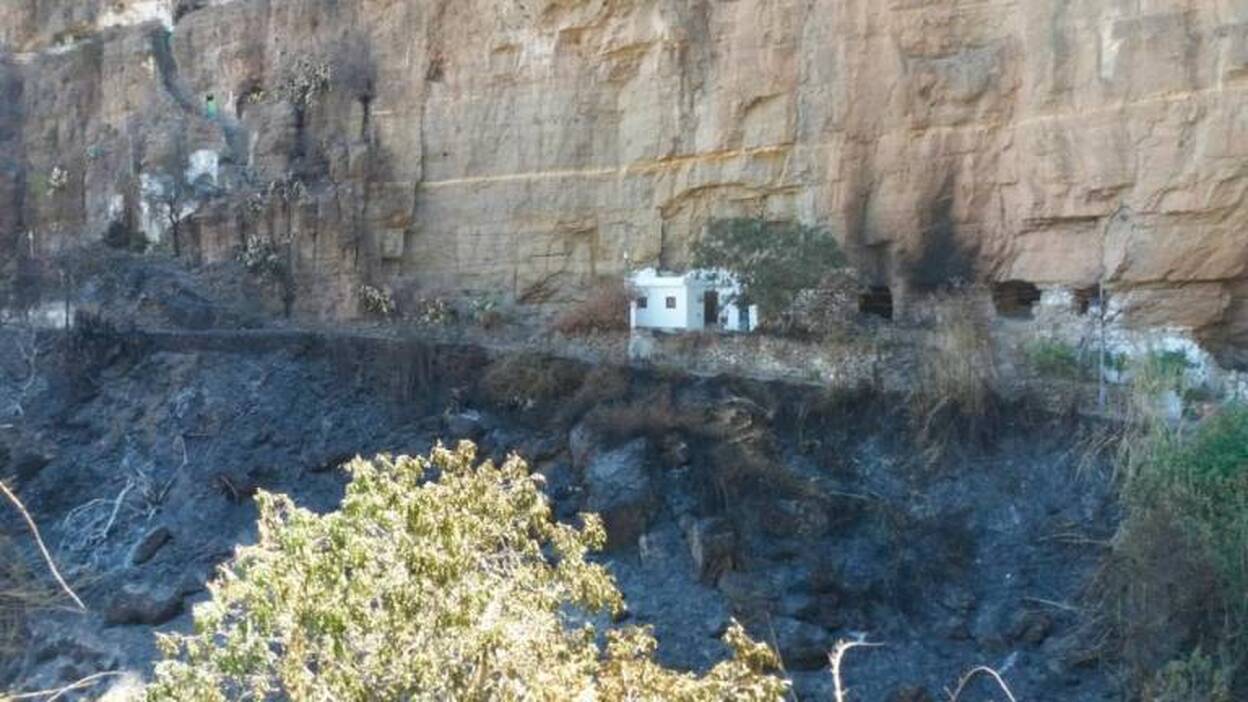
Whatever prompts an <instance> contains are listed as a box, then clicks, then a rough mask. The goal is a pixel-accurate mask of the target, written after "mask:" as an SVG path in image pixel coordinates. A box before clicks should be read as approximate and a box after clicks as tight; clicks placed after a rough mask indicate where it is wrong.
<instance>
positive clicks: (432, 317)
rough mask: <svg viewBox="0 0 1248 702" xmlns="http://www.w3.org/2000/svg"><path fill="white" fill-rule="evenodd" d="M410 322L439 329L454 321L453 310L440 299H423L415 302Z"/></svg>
mask: <svg viewBox="0 0 1248 702" xmlns="http://www.w3.org/2000/svg"><path fill="white" fill-rule="evenodd" d="M411 317H412V320H413V321H415V322H416V323H417V324H420V325H422V326H427V327H440V326H443V325H446V324H450V323H451V322H452V321H454V319H455V310H454V308H452V307H451V305H450V303H448V302H447V301H446V300H445V299H443V298H441V297H424V298H420V299H418V300H416V302H415V304H414V305H413V311H412V314H411Z"/></svg>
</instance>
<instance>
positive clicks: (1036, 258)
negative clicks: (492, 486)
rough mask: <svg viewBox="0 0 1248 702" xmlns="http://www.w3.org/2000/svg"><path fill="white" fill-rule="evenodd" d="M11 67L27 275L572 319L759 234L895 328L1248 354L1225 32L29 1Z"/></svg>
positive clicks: (1238, 138)
mask: <svg viewBox="0 0 1248 702" xmlns="http://www.w3.org/2000/svg"><path fill="white" fill-rule="evenodd" d="M0 42H2V43H3V45H4V46H5V47H7V54H5V58H4V59H3V60H0V94H2V95H4V96H6V97H7V98H9V99H6V100H4V101H0V145H3V146H4V148H2V149H0V202H4V203H15V204H14V205H12V206H5V207H0V234H3V236H2V237H0V242H5V244H4V245H5V249H6V251H5V253H6V254H10V255H13V254H12V252H13V243H12V242H14V241H15V240H16V239H15V237H16V236H17V232H21V233H23V234H30V235H31V241H33V245H32V247H31V248H32V250H33V251H35V252H37V253H38V252H43V253H50V252H53V251H56V250H58V249H59V248H61V247H62V246H63V245H65V244H66V243H76V242H79V241H84V240H91V239H99V238H101V237H103V236H104V234H105V232H106V231H107V230H108V229H109V227H110V226H125V227H128V228H131V229H134V230H140V231H142V232H143V234H144V236H146V237H147V238H148V239H151V240H154V241H156V240H158V241H162V242H164V245H166V246H167V245H170V242H169V239H170V236H171V231H170V230H172V229H176V230H177V231H176V232H173V233H176V234H177V237H176V239H179V240H180V241H179V242H178V245H179V246H180V247H182V246H184V247H185V249H186V253H185V255H188V256H192V257H194V258H196V259H202V260H215V259H220V258H225V257H228V256H230V255H232V251H233V250H234V248H235V247H237V246H238V245H240V244H241V243H242V242H243V241H245V240H246V239H247V238H248V237H261V238H267V239H271V240H273V241H275V242H278V244H279V245H280V246H282V247H288V248H289V250H288V251H287V255H288V257H289V260H290V266H291V267H292V268H293V269H294V272H295V276H296V278H297V279H298V280H299V281H300V285H299V286H298V287H299V290H300V293H299V295H298V299H297V300H295V302H294V305H295V307H296V309H298V310H301V311H304V312H307V313H319V314H324V315H330V316H342V315H351V314H355V313H356V312H357V302H356V300H355V295H356V290H357V287H358V283H359V282H360V281H368V282H370V283H373V284H377V285H381V286H386V287H390V288H392V289H394V290H397V291H400V292H403V291H409V290H413V291H417V293H419V292H420V291H425V292H428V291H448V290H449V291H464V290H487V289H488V290H501V291H503V292H505V293H507V294H509V295H511V296H514V297H516V298H517V299H522V300H526V301H537V300H543V299H547V298H548V297H551V296H553V297H551V299H555V300H558V299H560V298H561V297H566V296H567V295H568V294H569V291H572V290H575V289H576V287H577V286H578V285H580V284H583V283H584V282H586V281H587V280H588V279H589V278H591V277H593V276H601V275H614V274H617V273H619V272H620V271H621V270H622V269H623V268H624V267H625V266H626V265H628V264H640V263H655V262H657V263H661V264H665V265H672V266H676V265H680V264H681V263H682V262H683V261H684V260H685V257H686V252H687V250H688V247H689V244H690V242H691V241H693V240H695V239H696V238H697V237H698V236H700V234H701V232H702V231H703V228H704V227H705V225H706V223H707V222H708V221H710V220H712V219H715V218H721V217H733V216H749V217H768V218H779V219H796V220H801V221H803V222H808V223H813V224H819V225H824V226H828V227H830V228H831V229H833V230H834V231H835V232H836V233H837V234H838V236H839V237H841V239H842V241H843V242H844V244H845V246H846V248H847V249H848V250H849V251H850V253H851V254H852V257H853V258H854V261H855V264H856V266H857V267H858V268H859V269H860V270H861V271H862V272H863V274H864V275H865V276H866V277H867V278H868V279H870V280H871V281H873V282H874V283H875V284H876V285H881V286H882V285H888V286H891V287H892V288H893V292H894V296H895V298H896V299H897V303H898V305H899V306H900V307H903V308H904V306H905V304H906V300H907V299H910V298H912V297H913V296H914V295H915V294H916V293H917V292H921V291H922V290H924V289H926V288H929V287H932V286H935V285H939V284H942V283H944V282H946V281H948V280H950V279H953V278H980V279H985V280H997V281H1004V280H1026V281H1030V282H1033V283H1036V284H1039V285H1041V286H1056V287H1064V288H1072V289H1077V288H1086V287H1088V286H1091V285H1094V284H1096V283H1098V282H1102V281H1104V282H1106V283H1107V284H1108V285H1109V286H1110V288H1111V289H1115V290H1118V291H1122V292H1124V293H1126V292H1127V291H1135V292H1133V293H1128V294H1126V295H1124V299H1125V298H1126V297H1129V296H1130V295H1137V296H1142V297H1141V298H1140V299H1142V300H1143V302H1142V303H1141V304H1140V305H1127V306H1126V309H1127V312H1126V314H1127V316H1128V317H1130V315H1132V314H1134V312H1131V310H1133V309H1135V308H1136V307H1139V308H1140V309H1141V310H1142V311H1141V312H1140V313H1139V318H1138V320H1137V322H1138V323H1139V324H1146V325H1149V326H1160V327H1167V328H1185V329H1192V330H1196V331H1199V332H1200V333H1201V334H1202V336H1203V338H1205V339H1206V340H1208V341H1211V342H1219V341H1220V342H1222V343H1223V344H1224V345H1232V346H1233V345H1235V344H1237V343H1238V342H1239V341H1241V340H1242V339H1243V338H1244V336H1245V335H1246V334H1248V312H1246V311H1245V303H1244V299H1245V297H1244V295H1245V283H1244V282H1243V280H1244V278H1245V265H1246V264H1248V245H1245V243H1244V239H1243V237H1242V236H1240V230H1241V229H1242V228H1243V226H1244V223H1245V215H1246V213H1248V209H1246V205H1245V197H1244V193H1245V192H1246V189H1248V174H1246V173H1245V168H1246V167H1245V165H1244V162H1245V159H1244V157H1245V155H1248V154H1246V153H1245V151H1246V150H1248V136H1246V132H1245V124H1244V120H1243V115H1244V114H1245V110H1244V107H1245V95H1248V93H1246V90H1248V9H1245V8H1244V7H1243V6H1242V5H1239V4H1236V3H1230V2H1195V1H1194V0H1163V1H1161V2H1153V3H1147V4H1143V5H1141V4H1139V3H1128V2H1121V1H1119V0H1078V1H1073V0H1060V1H1057V2H1045V3H1023V4H1008V3H1007V4H1001V3H982V2H974V3H972V2H962V1H960V0H947V1H944V2H892V3H881V2H876V1H875V0H843V1H842V0H837V1H833V0H817V1H816V2H798V1H797V0H781V1H778V2H772V1H768V2H763V1H762V0H740V1H738V2H720V3H715V2H707V1H705V0H701V1H698V2H670V1H668V0H557V1H556V0H537V1H536V2H529V1H528V0H525V1H524V2H521V1H520V0H503V1H498V0H489V1H488V2H486V1H485V0H467V1H465V0H459V1H457V2H449V1H448V0H438V1H436V2H423V3H417V2H394V1H392V0H368V1H364V2H358V3H336V2H327V1H325V0H199V1H195V2H190V1H188V0H178V1H177V2H175V1H174V0H120V1H115V0H114V1H109V2H104V0H93V1H92V2H83V1H82V0H73V2H70V1H69V0H36V1H35V2H23V3H6V4H5V5H4V6H3V7H2V8H0ZM300 59H304V60H303V61H302V62H301V61H300ZM320 64H326V65H329V66H331V67H332V68H333V73H332V78H330V79H329V80H328V81H327V84H326V85H325V86H323V88H324V89H322V90H313V91H311V93H310V94H309V93H307V92H305V93H303V94H302V97H299V96H298V95H297V94H295V93H292V92H290V91H289V90H283V86H286V87H289V84H290V81H291V80H292V71H293V72H295V73H297V72H298V69H299V67H300V66H302V67H304V68H307V67H308V66H317V65H320ZM292 95H294V96H295V97H294V99H291V98H292ZM210 96H211V98H212V100H209V97H210ZM14 97H16V99H13V98H14ZM15 135H16V136H15ZM56 169H61V170H62V171H63V172H64V173H65V174H66V176H67V179H66V181H65V182H64V184H62V185H60V186H57V187H49V178H50V176H51V174H52V173H54V172H55V171H56ZM188 173H189V175H188ZM192 176H193V177H192ZM195 179H197V180H198V181H199V182H198V183H192V182H189V181H190V180H195ZM413 294H416V293H413ZM1172 295H1177V296H1179V297H1180V298H1181V299H1182V300H1184V302H1183V304H1169V303H1166V302H1158V301H1157V300H1158V298H1161V299H1166V298H1168V297H1169V296H1172ZM1127 321H1130V320H1127Z"/></svg>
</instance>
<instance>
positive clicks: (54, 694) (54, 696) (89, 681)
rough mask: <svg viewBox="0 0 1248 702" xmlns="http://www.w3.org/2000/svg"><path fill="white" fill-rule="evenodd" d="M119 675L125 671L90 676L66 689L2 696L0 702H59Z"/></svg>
mask: <svg viewBox="0 0 1248 702" xmlns="http://www.w3.org/2000/svg"><path fill="white" fill-rule="evenodd" d="M119 675H125V671H121V670H110V671H108V672H105V673H94V674H92V675H88V676H87V677H85V678H83V679H81V680H78V681H75V682H72V683H70V684H68V685H66V686H65V687H57V688H53V689H51V690H36V691H34V692H22V693H19V694H16V695H0V702H16V700H33V699H38V698H40V697H45V698H47V699H45V700H44V701H43V702H55V701H56V700H59V699H61V698H62V697H64V696H65V695H66V694H68V693H70V692H73V691H74V690H81V689H83V688H86V687H91V686H92V685H94V684H96V683H97V682H99V681H100V680H103V679H105V678H113V677H117V676H119Z"/></svg>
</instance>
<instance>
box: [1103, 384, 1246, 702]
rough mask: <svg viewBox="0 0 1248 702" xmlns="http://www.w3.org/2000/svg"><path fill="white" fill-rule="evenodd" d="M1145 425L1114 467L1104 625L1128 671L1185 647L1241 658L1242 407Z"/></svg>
mask: <svg viewBox="0 0 1248 702" xmlns="http://www.w3.org/2000/svg"><path fill="white" fill-rule="evenodd" d="M1146 427H1147V431H1146V432H1145V433H1141V434H1139V435H1137V436H1134V437H1133V438H1132V439H1131V443H1132V444H1133V445H1132V446H1130V447H1128V450H1127V452H1126V456H1127V457H1128V458H1129V462H1128V463H1126V464H1125V465H1124V466H1123V468H1122V470H1121V473H1120V474H1121V479H1122V481H1123V486H1122V494H1123V499H1124V502H1125V504H1126V507H1127V514H1126V517H1125V519H1124V521H1123V524H1122V526H1121V527H1120V531H1119V534H1118V535H1117V537H1116V538H1115V539H1114V542H1113V544H1114V549H1113V552H1112V553H1111V555H1110V559H1109V561H1108V565H1107V567H1106V569H1105V575H1104V578H1103V582H1102V586H1104V588H1105V590H1104V593H1105V596H1106V600H1107V602H1106V604H1107V605H1108V611H1109V612H1112V613H1114V617H1112V621H1111V628H1112V629H1113V630H1114V633H1115V634H1116V635H1117V638H1118V639H1119V640H1120V643H1121V645H1122V653H1123V655H1124V658H1125V659H1126V663H1127V664H1128V665H1129V666H1130V667H1131V668H1132V669H1134V670H1135V672H1136V674H1137V675H1140V674H1144V673H1147V672H1148V671H1151V670H1156V669H1157V666H1159V665H1161V664H1163V663H1165V662H1166V660H1170V659H1173V658H1174V656H1175V655H1176V654H1179V653H1181V652H1182V651H1184V650H1190V649H1191V648H1192V647H1194V646H1203V648H1204V650H1208V651H1219V652H1220V653H1222V652H1224V653H1222V655H1223V657H1224V659H1225V660H1224V661H1223V663H1226V662H1231V661H1242V660H1243V657H1244V655H1245V654H1248V642H1246V641H1244V639H1243V636H1242V632H1243V631H1245V630H1248V407H1244V406H1232V407H1227V408H1224V409H1223V410H1222V411H1221V412H1220V413H1219V414H1217V415H1215V416H1213V417H1211V418H1209V419H1208V420H1206V421H1205V422H1203V423H1202V424H1200V425H1199V426H1198V427H1197V428H1196V430H1195V432H1194V434H1192V435H1191V436H1185V435H1183V434H1182V432H1181V429H1175V428H1170V427H1169V426H1168V425H1166V424H1165V423H1163V422H1148V423H1147V424H1146ZM1159 658H1160V660H1159ZM1233 672H1235V673H1236V674H1239V673H1242V672H1243V671H1239V670H1234V671H1233ZM1150 674H1151V673H1150ZM1158 699H1170V698H1161V697H1159V698H1158ZM1193 699H1194V698H1193Z"/></svg>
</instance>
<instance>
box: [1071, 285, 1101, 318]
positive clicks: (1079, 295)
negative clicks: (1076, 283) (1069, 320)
mask: <svg viewBox="0 0 1248 702" xmlns="http://www.w3.org/2000/svg"><path fill="white" fill-rule="evenodd" d="M1100 306H1101V291H1100V286H1097V285H1092V286H1089V287H1086V288H1076V289H1075V291H1074V308H1075V309H1074V312H1075V314H1077V315H1081V316H1082V315H1085V314H1087V313H1089V312H1091V311H1092V310H1094V309H1100Z"/></svg>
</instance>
